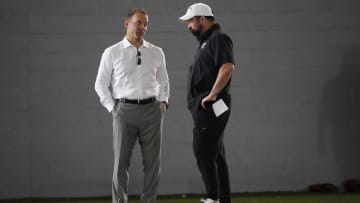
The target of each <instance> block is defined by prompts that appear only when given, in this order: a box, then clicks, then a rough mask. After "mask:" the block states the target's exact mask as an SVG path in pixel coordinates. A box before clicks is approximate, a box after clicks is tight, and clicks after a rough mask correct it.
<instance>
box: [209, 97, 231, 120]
mask: <svg viewBox="0 0 360 203" xmlns="http://www.w3.org/2000/svg"><path fill="white" fill-rule="evenodd" d="M212 108H213V110H214V113H215V116H216V117H219V116H220V115H221V114H223V113H224V112H225V111H227V110H228V109H229V107H228V106H226V104H225V102H224V101H223V100H222V99H219V100H217V101H216V102H215V103H213V105H212Z"/></svg>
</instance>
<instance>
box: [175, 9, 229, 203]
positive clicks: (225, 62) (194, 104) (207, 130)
mask: <svg viewBox="0 0 360 203" xmlns="http://www.w3.org/2000/svg"><path fill="white" fill-rule="evenodd" d="M179 19H180V20H182V21H186V22H187V27H188V29H189V30H190V31H191V32H192V33H193V34H194V35H195V36H196V37H197V39H198V41H199V42H200V44H199V48H198V50H197V52H196V55H195V60H194V62H193V63H192V64H191V66H190V72H189V76H188V95H187V102H188V108H189V110H190V112H191V114H192V117H193V120H194V125H195V127H194V131H193V134H194V138H193V149H194V154H195V157H196V160H197V164H198V167H199V170H200V173H201V175H202V178H203V181H204V184H205V188H206V193H207V194H206V198H205V199H204V200H203V202H205V203H218V202H219V201H220V203H230V202H231V191H230V180H229V172H228V166H227V163H226V159H225V148H224V143H223V138H224V129H225V126H226V124H227V122H228V119H229V116H230V107H231V97H230V94H229V90H230V81H231V74H232V71H233V70H234V58H233V48H232V41H231V39H230V37H229V36H227V35H226V34H225V33H223V32H222V31H221V30H220V25H219V24H216V23H215V22H214V15H213V13H212V11H211V8H210V7H209V6H208V5H206V4H203V3H196V4H193V5H191V6H190V7H189V8H188V10H187V12H186V14H185V15H184V16H181V17H180V18H179ZM221 102H223V103H222V104H223V107H225V111H224V112H220V113H221V114H220V115H218V114H215V112H216V110H217V109H216V107H215V105H214V103H221Z"/></svg>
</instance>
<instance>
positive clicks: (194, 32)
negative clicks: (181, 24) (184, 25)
mask: <svg viewBox="0 0 360 203" xmlns="http://www.w3.org/2000/svg"><path fill="white" fill-rule="evenodd" d="M190 32H191V33H192V34H193V35H194V36H195V37H199V36H200V34H201V30H200V29H199V30H193V29H191V28H190Z"/></svg>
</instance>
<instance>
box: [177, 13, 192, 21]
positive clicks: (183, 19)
mask: <svg viewBox="0 0 360 203" xmlns="http://www.w3.org/2000/svg"><path fill="white" fill-rule="evenodd" d="M193 17H194V16H192V15H186V14H185V15H183V16H181V17H180V18H179V20H182V21H188V20H190V19H191V18H193Z"/></svg>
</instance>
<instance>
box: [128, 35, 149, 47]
mask: <svg viewBox="0 0 360 203" xmlns="http://www.w3.org/2000/svg"><path fill="white" fill-rule="evenodd" d="M122 43H123V45H124V48H128V47H131V46H134V45H132V44H131V43H130V42H129V40H128V39H127V38H126V36H125V37H124V39H123V41H122ZM141 47H144V48H148V47H149V42H147V41H145V40H143V44H142V45H141Z"/></svg>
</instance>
